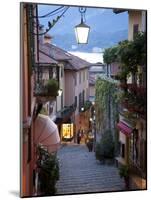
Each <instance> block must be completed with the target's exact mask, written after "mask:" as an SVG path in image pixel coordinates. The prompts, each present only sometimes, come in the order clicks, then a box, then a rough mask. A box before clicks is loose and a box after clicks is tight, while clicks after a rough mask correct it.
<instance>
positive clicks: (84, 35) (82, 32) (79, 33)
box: [75, 22, 90, 44]
mask: <svg viewBox="0 0 151 200" xmlns="http://www.w3.org/2000/svg"><path fill="white" fill-rule="evenodd" d="M89 31H90V27H89V26H88V25H86V24H84V23H83V22H81V23H80V24H79V25H77V26H75V35H76V40H77V43H78V44H87V43H88V37H89Z"/></svg>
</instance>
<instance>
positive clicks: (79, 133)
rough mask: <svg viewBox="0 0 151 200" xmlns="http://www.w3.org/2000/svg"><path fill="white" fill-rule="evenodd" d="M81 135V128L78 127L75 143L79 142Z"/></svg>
mask: <svg viewBox="0 0 151 200" xmlns="http://www.w3.org/2000/svg"><path fill="white" fill-rule="evenodd" d="M81 136H82V134H81V130H80V129H79V130H78V133H77V143H78V144H80V141H81Z"/></svg>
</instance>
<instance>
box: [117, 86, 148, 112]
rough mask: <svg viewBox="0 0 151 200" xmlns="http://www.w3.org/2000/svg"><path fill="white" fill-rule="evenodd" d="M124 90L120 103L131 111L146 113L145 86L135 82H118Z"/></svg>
mask: <svg viewBox="0 0 151 200" xmlns="http://www.w3.org/2000/svg"><path fill="white" fill-rule="evenodd" d="M120 87H121V88H122V89H123V90H124V95H123V97H122V101H121V104H122V106H123V107H124V108H126V109H127V110H128V111H129V112H131V113H137V114H139V115H141V116H145V115H146V88H145V87H144V86H139V85H137V84H120Z"/></svg>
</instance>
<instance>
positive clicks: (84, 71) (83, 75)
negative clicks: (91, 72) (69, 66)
mask: <svg viewBox="0 0 151 200" xmlns="http://www.w3.org/2000/svg"><path fill="white" fill-rule="evenodd" d="M84 81H85V70H84V71H83V82H84Z"/></svg>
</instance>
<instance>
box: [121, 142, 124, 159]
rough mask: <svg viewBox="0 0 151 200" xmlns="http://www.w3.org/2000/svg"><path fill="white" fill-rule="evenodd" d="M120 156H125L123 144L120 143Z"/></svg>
mask: <svg viewBox="0 0 151 200" xmlns="http://www.w3.org/2000/svg"><path fill="white" fill-rule="evenodd" d="M121 156H122V158H125V144H121Z"/></svg>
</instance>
